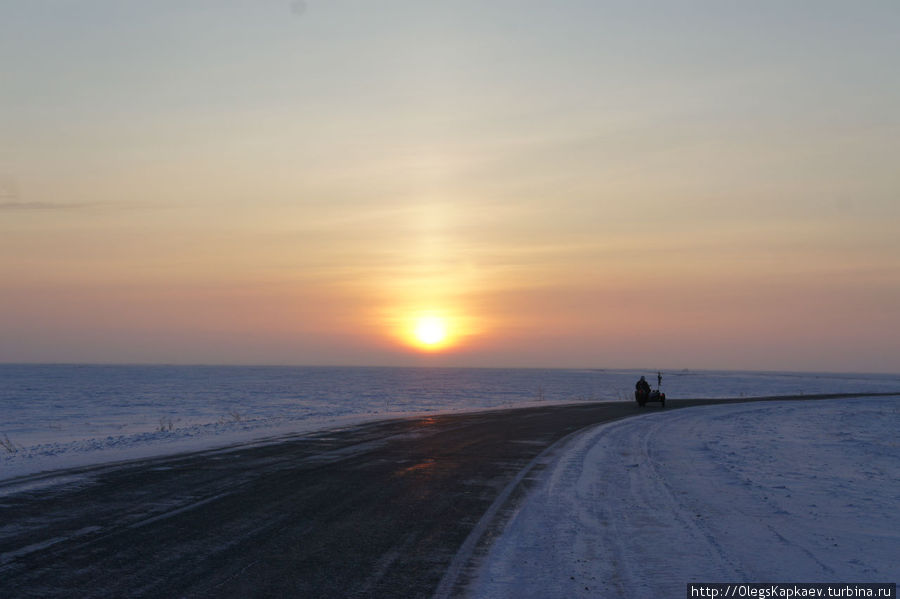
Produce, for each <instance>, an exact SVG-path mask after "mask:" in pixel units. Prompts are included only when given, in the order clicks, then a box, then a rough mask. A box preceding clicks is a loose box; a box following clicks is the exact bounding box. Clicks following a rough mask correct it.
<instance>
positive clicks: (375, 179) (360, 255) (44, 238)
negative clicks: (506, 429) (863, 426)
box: [0, 0, 900, 372]
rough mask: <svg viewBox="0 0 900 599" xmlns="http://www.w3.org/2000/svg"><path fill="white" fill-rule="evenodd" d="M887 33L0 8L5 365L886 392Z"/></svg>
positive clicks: (400, 15) (709, 22)
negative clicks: (734, 381) (701, 377)
mask: <svg viewBox="0 0 900 599" xmlns="http://www.w3.org/2000/svg"><path fill="white" fill-rule="evenodd" d="M897 31H900V3H897V2H896V1H894V0H886V1H883V2H879V1H856V2H844V1H841V2H836V1H830V0H814V1H813V0H809V1H802V0H794V1H789V2H786V1H783V0H754V1H750V0H746V1H743V2H738V1H729V0H709V1H693V0H686V1H684V2H667V1H666V2H664V1H656V2H649V1H640V0H636V1H622V2H607V1H601V0H591V1H586V0H585V1H581V0H569V1H560V2H546V1H543V2H537V1H531V0H496V1H491V2H485V1H483V0H481V1H476V0H457V1H454V2H437V1H435V2H422V1H421V0H385V1H381V2H376V1H374V0H355V1H353V0H306V1H281V0H279V1H249V0H246V1H225V0H222V1H204V0H197V1H193V2H176V1H168V0H160V1H158V2H156V1H155V2H121V1H118V0H115V1H113V0H110V1H99V0H98V1H91V0H85V1H63V0H59V1H50V0H47V1H36V2H35V1H30V0H0V362H104V363H109V362H128V363H145V362H149V363H188V364H194V363H203V364H209V363H225V364H322V365H326V364H328V365H414V366H415V365H446V366H514V367H574V368H582V367H596V368H607V367H610V368H617V367H635V368H641V367H649V368H654V369H656V368H691V369H702V368H711V369H766V370H813V371H819V370H822V371H866V372H897V371H900V235H898V234H897V233H898V225H900V110H898V107H900V69H897V60H898V57H900V36H898V35H897ZM423 319H425V320H423Z"/></svg>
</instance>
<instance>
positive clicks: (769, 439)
mask: <svg viewBox="0 0 900 599" xmlns="http://www.w3.org/2000/svg"><path fill="white" fill-rule="evenodd" d="M898 430H900V399H898V398H877V399H873V398H867V399H843V400H830V401H821V402H775V403H748V404H741V405H727V406H721V405H718V406H704V407H696V408H693V409H690V410H678V411H666V412H664V413H662V412H657V413H652V414H648V415H647V416H644V417H638V418H630V419H627V420H623V421H619V422H614V423H611V424H604V425H599V426H596V427H592V428H590V429H589V430H587V431H586V432H585V433H582V434H580V435H578V436H576V437H575V438H574V439H573V440H572V441H570V442H569V443H568V444H567V445H566V446H565V448H564V449H563V450H562V451H561V452H560V453H559V455H558V457H557V459H555V461H553V462H552V463H551V465H550V466H548V468H547V469H546V470H545V472H544V474H543V475H542V477H541V479H540V482H539V483H538V484H537V485H536V487H535V488H534V489H533V490H532V492H531V493H530V495H529V496H528V498H527V499H526V500H525V501H524V502H523V503H522V504H520V507H519V509H518V511H517V512H516V514H515V515H514V516H513V517H512V519H511V520H510V521H509V522H508V524H507V526H506V528H505V531H504V532H503V534H502V536H501V537H500V538H499V539H498V540H497V541H496V542H495V543H494V544H493V546H492V548H491V550H490V552H489V553H488V555H487V557H486V559H485V561H484V562H483V564H482V566H481V569H480V571H479V573H478V574H477V576H476V577H475V579H474V581H473V583H472V585H471V587H470V595H471V596H472V597H476V598H487V597H490V598H499V597H516V598H524V597H540V598H544V597H592V598H593V597H629V598H634V597H682V596H684V593H685V585H686V583H688V582H714V581H718V582H738V581H744V582H773V581H782V582H787V581H796V582H895V581H897V580H898V579H900V441H898V439H900V437H898V435H897V431H898Z"/></svg>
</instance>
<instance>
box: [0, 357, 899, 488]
mask: <svg viewBox="0 0 900 599" xmlns="http://www.w3.org/2000/svg"><path fill="white" fill-rule="evenodd" d="M641 374H645V375H648V378H649V379H650V380H651V382H653V383H655V382H656V377H655V376H654V375H655V372H653V371H649V370H642V371H638V370H599V369H598V370H590V369H581V370H562V369H552V370H544V369H478V368H304V367H226V366H205V367H204V366H83V365H81V366H80V365H12V364H0V480H2V479H9V478H13V477H17V476H22V475H26V474H31V473H35V472H40V471H44V470H54V469H60V468H66V467H73V466H83V465H90V464H97V463H104V462H111V461H120V460H127V459H135V458H143V457H149V456H156V455H165V454H172V453H177V452H181V451H195V450H202V449H210V448H215V447H224V446H227V445H231V444H235V443H248V442H266V440H273V439H277V438H279V437H282V436H285V435H293V434H298V433H304V432H308V431H312V430H317V429H324V428H333V427H339V426H347V425H351V424H356V423H360V422H364V421H367V420H378V419H385V418H395V417H405V416H415V415H424V414H428V413H438V412H444V413H446V412H454V411H456V412H459V411H473V410H484V409H498V408H510V407H523V406H527V405H534V404H538V405H543V404H546V403H550V402H556V403H574V402H582V401H616V400H622V399H629V398H630V397H631V393H632V389H633V388H634V381H635V380H636V379H637V378H638V376H640V375H641ZM663 390H664V391H665V392H666V393H668V395H669V397H673V398H690V397H694V398H697V397H735V398H737V397H753V396H757V397H758V396H772V395H799V394H804V393H806V394H814V393H847V392H850V393H855V392H860V393H862V392H895V391H898V390H900V375H871V374H811V373H765V372H721V371H677V372H665V373H664V380H663Z"/></svg>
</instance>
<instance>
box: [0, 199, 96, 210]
mask: <svg viewBox="0 0 900 599" xmlns="http://www.w3.org/2000/svg"><path fill="white" fill-rule="evenodd" d="M94 206H97V204H63V203H60V202H20V201H17V200H11V201H0V210H9V211H22V212H26V211H48V212H49V211H62V210H80V209H82V208H91V207H94Z"/></svg>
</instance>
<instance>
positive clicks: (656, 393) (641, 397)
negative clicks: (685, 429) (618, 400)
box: [634, 372, 666, 408]
mask: <svg viewBox="0 0 900 599" xmlns="http://www.w3.org/2000/svg"><path fill="white" fill-rule="evenodd" d="M661 387H662V373H661V372H657V373H656V389H651V388H650V383H648V382H647V379H645V378H644V377H641V380H639V381H638V382H637V384H636V385H635V386H634V399H635V401H636V402H637V403H638V405H639V406H640V407H642V408H643V407H644V406H645V405H647V403H648V402H651V401H654V402H655V401H658V402H659V403H660V404H662V407H663V408H664V407H666V394H665V393H663V392H662V391H661V390H660V388H661Z"/></svg>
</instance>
